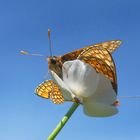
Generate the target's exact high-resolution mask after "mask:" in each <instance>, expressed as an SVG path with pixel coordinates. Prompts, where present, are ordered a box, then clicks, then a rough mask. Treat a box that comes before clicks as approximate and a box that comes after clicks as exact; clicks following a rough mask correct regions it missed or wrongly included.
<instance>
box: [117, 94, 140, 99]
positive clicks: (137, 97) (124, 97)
mask: <svg viewBox="0 0 140 140" xmlns="http://www.w3.org/2000/svg"><path fill="white" fill-rule="evenodd" d="M119 98H122V99H126V98H127V99H128V98H129V99H140V95H135V96H120V97H119Z"/></svg>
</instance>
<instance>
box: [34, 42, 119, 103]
mask: <svg viewBox="0 0 140 140" xmlns="http://www.w3.org/2000/svg"><path fill="white" fill-rule="evenodd" d="M120 44H121V41H120V40H113V41H108V42H103V43H99V44H94V45H90V46H87V47H84V48H82V49H79V50H76V51H73V52H70V53H67V54H65V55H62V56H51V57H48V58H47V61H48V67H49V70H51V71H54V72H55V73H56V74H57V75H58V76H59V77H60V78H61V79H62V68H63V69H65V68H64V67H63V64H64V62H66V61H71V60H75V59H79V60H81V61H83V62H85V63H87V64H89V65H90V66H91V67H93V68H94V69H95V70H96V71H97V72H98V73H101V74H103V75H104V76H105V77H107V78H108V79H109V80H110V81H111V83H112V87H113V88H114V90H115V92H116V94H117V78H116V67H115V63H114V60H113V58H112V56H111V53H112V52H113V51H114V50H115V49H116V48H118V47H119V45H120ZM43 84H44V82H43V83H42V84H41V85H39V86H38V87H37V89H36V90H35V92H36V93H37V94H38V93H39V91H40V90H41V91H42V93H43V90H44V93H45V94H48V95H49V96H44V95H43V94H40V95H39V94H38V95H39V96H41V97H44V98H46V97H48V98H50V99H53V100H52V101H53V102H54V103H57V104H59V103H62V102H63V101H64V99H63V100H62V99H61V100H59V98H57V97H59V94H60V95H62V94H61V91H60V90H57V92H56V93H57V94H56V95H55V94H50V91H48V90H47V91H46V90H45V89H46V88H43V87H44V85H43ZM45 85H46V87H47V86H49V88H50V89H51V92H53V88H54V87H53V86H52V85H53V84H51V85H50V81H49V82H47V81H45ZM55 86H57V85H56V84H55ZM58 89H59V87H58ZM58 93H59V94H58ZM50 96H52V97H50ZM53 96H55V98H54V97H53ZM56 98H57V99H56ZM55 100H56V101H55ZM75 101H76V100H75Z"/></svg>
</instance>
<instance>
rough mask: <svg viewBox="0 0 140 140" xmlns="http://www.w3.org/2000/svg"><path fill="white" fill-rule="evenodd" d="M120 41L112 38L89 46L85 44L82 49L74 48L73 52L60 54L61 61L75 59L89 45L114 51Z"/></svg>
mask: <svg viewBox="0 0 140 140" xmlns="http://www.w3.org/2000/svg"><path fill="white" fill-rule="evenodd" d="M121 43H122V41H121V40H112V41H107V42H102V43H98V44H93V45H90V46H86V47H84V48H82V49H78V50H75V51H73V52H70V53H67V54H65V55H63V56H61V59H62V63H64V62H65V61H70V60H75V59H77V57H78V56H79V55H80V54H81V53H82V52H83V51H84V50H86V49H88V48H91V47H96V48H97V47H99V48H104V49H106V50H108V52H110V53H112V52H114V51H115V50H116V49H117V48H118V47H119V46H120V45H121Z"/></svg>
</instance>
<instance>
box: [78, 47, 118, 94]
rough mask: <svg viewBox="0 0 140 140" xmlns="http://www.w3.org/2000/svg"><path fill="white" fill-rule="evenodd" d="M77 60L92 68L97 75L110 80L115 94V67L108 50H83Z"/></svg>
mask: <svg viewBox="0 0 140 140" xmlns="http://www.w3.org/2000/svg"><path fill="white" fill-rule="evenodd" d="M78 59H80V60H82V61H84V62H85V63H87V64H89V65H90V66H92V67H94V68H95V70H96V71H97V72H99V73H102V74H104V75H105V76H106V77H107V78H108V79H110V81H111V83H112V86H113V88H114V90H115V91H116V93H117V79H116V67H115V63H114V61H113V58H112V56H111V54H110V53H109V52H108V50H106V49H104V48H101V47H90V48H87V49H85V50H84V51H83V52H82V53H81V54H80V55H79V56H78Z"/></svg>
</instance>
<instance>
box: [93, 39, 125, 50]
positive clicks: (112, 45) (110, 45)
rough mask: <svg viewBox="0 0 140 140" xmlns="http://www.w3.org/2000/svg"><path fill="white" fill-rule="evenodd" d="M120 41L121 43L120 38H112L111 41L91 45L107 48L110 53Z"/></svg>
mask: <svg viewBox="0 0 140 140" xmlns="http://www.w3.org/2000/svg"><path fill="white" fill-rule="evenodd" d="M121 43H122V41H121V40H112V41H107V42H103V43H99V44H95V45H93V46H95V47H101V48H104V49H107V50H108V51H109V52H110V53H112V52H114V51H115V50H116V49H117V48H118V47H119V46H120V45H121Z"/></svg>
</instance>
